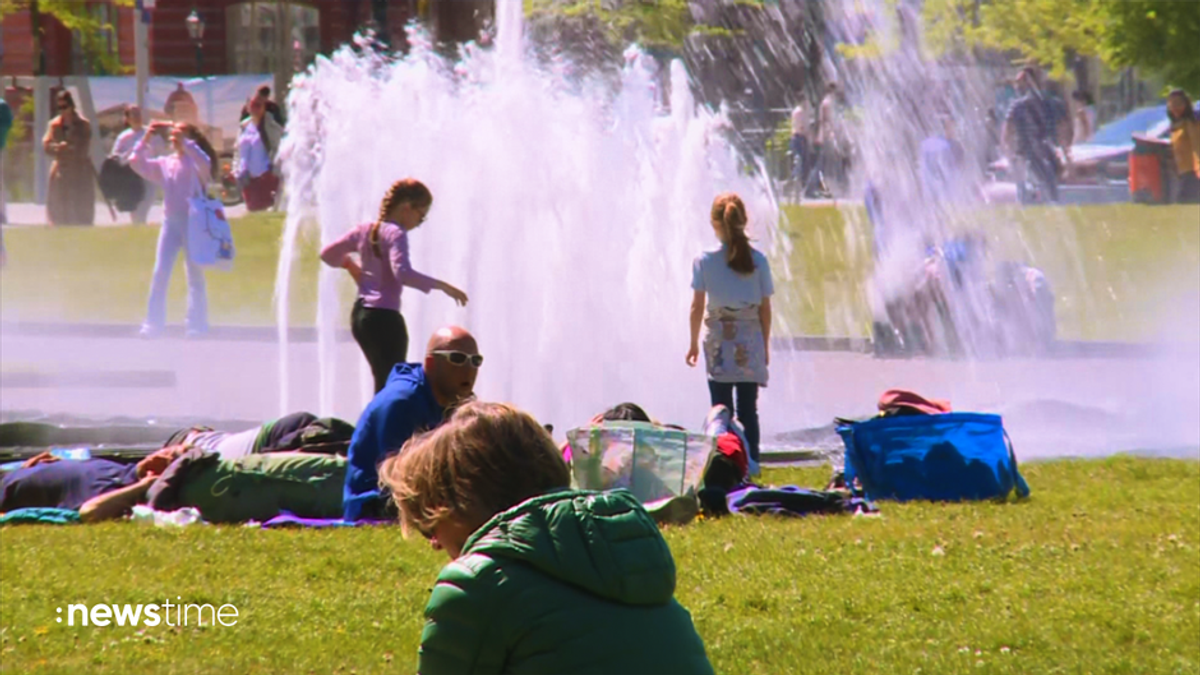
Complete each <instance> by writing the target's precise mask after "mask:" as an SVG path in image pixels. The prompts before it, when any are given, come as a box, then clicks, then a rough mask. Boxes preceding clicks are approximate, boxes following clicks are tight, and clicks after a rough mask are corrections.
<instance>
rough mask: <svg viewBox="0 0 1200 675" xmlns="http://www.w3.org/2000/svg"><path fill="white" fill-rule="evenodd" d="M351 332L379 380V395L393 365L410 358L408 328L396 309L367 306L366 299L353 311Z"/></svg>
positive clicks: (355, 305) (355, 303)
mask: <svg viewBox="0 0 1200 675" xmlns="http://www.w3.org/2000/svg"><path fill="white" fill-rule="evenodd" d="M350 333H351V334H353V335H354V341H355V342H357V343H358V346H359V347H361V348H362V353H363V356H365V357H367V363H369V364H371V375H373V376H374V377H375V393H377V394H378V393H379V390H380V389H383V385H385V384H387V379H388V375H390V374H391V372H392V366H395V365H396V364H397V363H404V360H405V359H406V358H407V357H408V327H407V326H405V324H404V317H403V316H400V312H397V311H396V310H394V309H376V308H374V307H364V306H363V301H362V298H359V299H358V300H356V301H355V302H354V309H352V310H350Z"/></svg>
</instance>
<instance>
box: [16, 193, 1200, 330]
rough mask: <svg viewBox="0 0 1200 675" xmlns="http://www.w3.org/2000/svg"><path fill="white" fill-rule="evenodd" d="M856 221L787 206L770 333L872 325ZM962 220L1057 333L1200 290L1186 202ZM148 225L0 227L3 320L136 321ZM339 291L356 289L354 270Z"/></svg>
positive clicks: (269, 272) (225, 278)
mask: <svg viewBox="0 0 1200 675" xmlns="http://www.w3.org/2000/svg"><path fill="white" fill-rule="evenodd" d="M863 220H864V219H862V218H851V219H849V222H848V221H847V219H845V218H844V214H843V212H842V211H840V210H838V209H835V208H832V207H813V208H809V207H789V208H788V209H786V210H785V213H784V221H783V222H784V225H783V227H784V230H785V232H786V233H787V234H788V237H789V239H790V242H791V244H792V252H791V255H790V259H789V260H788V264H787V267H788V268H789V269H790V275H789V274H788V273H785V271H784V269H783V267H784V265H783V264H782V262H783V261H782V260H778V259H777V260H776V262H775V270H774V271H775V276H776V279H777V286H778V291H779V297H778V298H777V301H776V305H777V307H778V308H779V310H778V311H777V314H778V316H779V317H780V323H781V324H782V328H781V329H780V330H777V332H778V333H780V334H805V335H821V334H830V335H859V336H866V335H869V331H868V328H869V313H868V310H867V305H866V301H865V294H864V288H865V280H866V278H867V276H868V274H869V273H870V265H871V256H870V254H869V251H870V250H871V245H870V232H869V231H868V229H867V227H866V226H865V225H864V224H862V222H861V221H863ZM281 224H282V219H281V217H280V216H278V215H255V216H250V217H247V218H243V219H241V220H239V221H237V222H235V223H234V228H235V237H236V240H237V246H238V261H237V264H236V269H235V271H234V272H232V273H222V272H213V273H210V274H208V275H207V278H208V285H209V305H210V310H211V314H212V320H213V322H214V323H217V324H228V323H234V324H247V325H270V324H273V322H274V311H273V310H272V305H271V303H272V295H273V293H274V284H275V268H276V264H277V259H278V251H279V238H280V231H281ZM959 226H960V227H962V228H964V229H965V228H979V229H983V230H985V231H987V232H988V233H989V235H990V239H991V242H992V246H994V247H995V248H996V250H997V251H999V252H1000V253H1001V254H1002V255H1003V256H1004V257H1007V258H1011V259H1017V260H1024V261H1027V262H1029V263H1031V264H1034V265H1037V266H1039V267H1041V268H1043V269H1044V270H1045V271H1046V274H1047V276H1048V277H1049V279H1050V281H1051V283H1052V285H1053V287H1054V289H1055V292H1056V295H1057V297H1058V316H1059V324H1060V334H1061V336H1062V337H1064V338H1068V339H1103V340H1142V339H1147V338H1150V337H1155V336H1157V335H1158V334H1159V333H1160V332H1161V331H1162V330H1163V329H1164V325H1163V321H1162V320H1161V318H1162V316H1163V315H1164V313H1165V312H1166V311H1167V310H1169V309H1170V308H1172V307H1176V306H1178V305H1180V304H1187V303H1191V304H1195V302H1196V294H1197V289H1200V214H1198V213H1197V210H1196V207H1194V206H1171V207H1147V206H1139V205H1133V204H1119V205H1104V206H1090V207H1080V208H1053V209H1047V208H1040V207H1033V208H1025V209H1017V208H1011V209H1004V208H997V209H989V210H986V211H980V212H978V213H977V214H974V215H973V216H970V217H964V218H963V219H962V222H961V223H959ZM157 234H158V230H157V229H156V228H147V227H116V228H109V227H102V228H82V229H54V228H11V229H7V230H5V237H6V243H7V245H8V248H9V251H10V255H9V264H8V267H7V268H6V269H5V270H4V271H3V272H2V273H0V307H2V308H3V319H4V320H5V321H13V320H38V321H45V320H51V321H98V322H114V323H137V322H140V321H141V319H142V318H143V314H144V312H145V297H146V291H147V286H148V282H149V277H150V271H151V268H152V266H153V262H154V248H155V244H154V242H155V238H156V237H157ZM316 248H317V244H316V242H315V241H313V240H311V239H309V240H305V241H303V242H302V244H301V247H300V252H299V262H298V265H297V267H296V269H295V272H294V275H293V286H292V294H291V297H292V300H291V315H292V317H293V323H294V324H296V325H311V324H312V322H313V320H314V317H315V313H316V308H315V305H316V290H315V287H316V270H317V258H316ZM788 276H790V277H791V280H790V281H788V280H787V277H788ZM343 290H344V292H345V293H346V295H347V297H348V298H349V297H351V296H352V292H353V291H352V289H351V288H350V283H349V281H346V282H345V288H344V289H343ZM467 290H468V291H469V290H470V289H467ZM684 290H686V289H684ZM681 292H684V291H683V290H681ZM184 294H185V284H184V278H183V274H182V266H181V265H180V266H179V268H178V269H177V270H176V274H175V275H173V277H172V279H171V288H170V298H171V299H170V304H169V306H168V307H169V313H170V320H171V321H173V322H178V321H181V320H182V316H183V311H184V301H183V298H184ZM1189 337H1192V338H1194V337H1195V336H1189Z"/></svg>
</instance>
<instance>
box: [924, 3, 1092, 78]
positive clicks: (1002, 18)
mask: <svg viewBox="0 0 1200 675" xmlns="http://www.w3.org/2000/svg"><path fill="white" fill-rule="evenodd" d="M1109 4H1110V3H1109V2H1107V1H1106V0H1005V1H1004V2H984V3H981V4H980V5H979V6H978V10H977V11H976V5H975V2H974V0H929V2H926V3H925V5H924V7H923V9H922V12H923V18H924V22H925V26H926V29H927V30H928V33H927V36H928V42H929V44H930V46H931V47H933V48H934V49H935V50H938V51H939V52H945V51H946V50H958V51H961V50H963V49H964V48H967V47H975V46H977V47H985V48H990V49H997V50H1001V51H1009V52H1014V53H1016V54H1018V55H1019V58H1020V59H1021V60H1023V61H1027V62H1032V63H1037V64H1040V65H1042V66H1044V67H1046V68H1047V69H1048V70H1049V72H1050V75H1051V77H1054V78H1056V79H1057V78H1061V77H1063V76H1064V75H1065V74H1066V70H1067V68H1068V67H1069V65H1070V64H1069V63H1068V62H1067V57H1068V54H1071V53H1074V54H1078V55H1082V56H1096V55H1098V53H1099V49H1100V42H1101V39H1102V38H1103V36H1104V35H1105V34H1106V33H1107V31H1108V30H1109V26H1108V24H1107V21H1108V18H1107V17H1108V10H1109Z"/></svg>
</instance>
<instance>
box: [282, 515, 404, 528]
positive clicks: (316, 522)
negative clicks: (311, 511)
mask: <svg viewBox="0 0 1200 675" xmlns="http://www.w3.org/2000/svg"><path fill="white" fill-rule="evenodd" d="M395 524H396V521H395V520H371V519H363V520H358V521H353V522H347V521H345V520H342V519H341V518H301V517H300V516H297V515H295V514H293V513H290V512H288V511H283V512H280V514H279V515H277V516H275V517H274V518H272V519H270V520H268V521H267V522H265V523H263V524H262V526H263V528H264V529H270V528H275V527H359V526H361V525H395Z"/></svg>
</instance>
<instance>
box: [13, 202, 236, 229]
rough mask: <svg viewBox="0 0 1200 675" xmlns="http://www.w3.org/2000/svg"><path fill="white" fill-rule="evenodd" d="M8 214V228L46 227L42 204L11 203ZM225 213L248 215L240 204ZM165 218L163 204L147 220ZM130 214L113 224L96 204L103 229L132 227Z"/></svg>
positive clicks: (105, 208) (105, 210) (103, 206)
mask: <svg viewBox="0 0 1200 675" xmlns="http://www.w3.org/2000/svg"><path fill="white" fill-rule="evenodd" d="M6 209H7V213H8V225H6V227H26V226H29V225H45V224H46V207H45V206H43V205H40V204H33V203H30V202H9V203H8V205H7V206H6ZM225 213H226V215H227V216H228V217H230V218H241V217H242V216H244V215H246V206H245V205H244V204H238V205H237V206H230V207H227V208H226V209H225ZM162 218H163V208H162V204H155V205H154V206H152V207H150V214H149V215H148V216H147V218H146V220H147V222H150V223H161V222H162ZM131 223H132V221H131V220H130V217H129V214H128V213H121V212H120V211H118V212H117V221H116V222H113V219H112V216H111V215H109V212H108V205H106V204H105V203H104V202H96V220H95V224H96V225H98V226H101V227H112V226H114V225H130V224H131Z"/></svg>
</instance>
